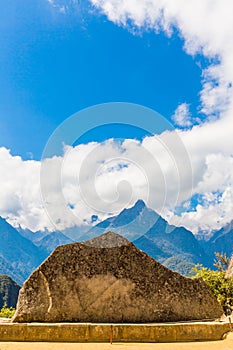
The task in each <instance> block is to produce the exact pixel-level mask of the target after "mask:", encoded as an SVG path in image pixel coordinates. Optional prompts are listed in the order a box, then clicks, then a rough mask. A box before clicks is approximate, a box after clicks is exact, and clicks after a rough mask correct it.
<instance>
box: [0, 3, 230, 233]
mask: <svg viewBox="0 0 233 350" xmlns="http://www.w3.org/2000/svg"><path fill="white" fill-rule="evenodd" d="M49 1H50V3H51V5H56V4H58V1H55V0H49ZM91 2H92V4H93V5H94V6H95V7H96V8H98V9H100V10H101V11H102V12H103V13H105V14H106V16H107V17H108V19H109V20H111V21H113V22H114V23H116V24H117V25H120V26H123V27H126V28H127V29H130V30H132V29H133V30H135V28H136V29H138V30H139V31H144V30H152V31H154V32H155V34H156V33H158V32H161V31H163V32H164V33H165V34H166V35H167V36H168V37H169V36H171V35H172V34H173V30H174V28H176V29H177V30H178V32H179V34H180V36H181V37H182V39H183V41H184V50H185V51H186V52H187V54H190V55H192V56H193V57H194V59H195V55H196V54H202V55H203V56H205V57H206V58H208V60H209V65H208V66H207V67H205V68H204V69H203V76H202V90H201V91H200V112H201V113H203V114H205V117H206V118H205V122H203V123H202V124H201V125H195V126H193V125H192V123H193V121H194V122H195V123H196V119H195V118H193V116H191V114H190V112H189V108H188V104H186V103H183V104H181V105H179V106H178V107H177V109H176V111H175V112H174V120H175V122H176V124H177V126H179V127H181V128H184V129H183V130H177V132H174V131H171V132H165V133H163V134H162V135H155V136H153V137H146V138H145V139H144V140H143V141H142V142H137V141H134V140H125V142H124V143H123V144H120V145H119V144H118V143H116V142H115V141H114V140H109V141H107V142H105V143H102V144H98V143H90V144H88V145H80V146H78V147H75V148H73V147H70V146H66V147H65V149H64V155H63V157H54V158H51V159H47V160H44V161H43V164H42V165H43V167H44V169H47V174H49V176H47V178H46V181H45V184H44V186H45V187H44V188H45V192H44V193H43V195H44V200H45V201H46V209H47V211H48V212H49V217H50V219H51V221H52V222H53V223H55V225H57V227H58V228H60V229H62V228H64V227H69V226H72V225H75V224H77V225H81V224H82V221H83V220H85V221H90V217H91V215H93V214H96V215H98V217H99V219H103V218H105V216H106V215H108V214H112V213H116V212H118V211H119V210H120V209H121V208H122V207H124V206H129V205H131V204H133V202H134V201H135V200H136V199H137V198H142V199H144V200H145V201H146V202H147V203H148V205H149V206H150V207H152V208H154V209H155V210H158V211H159V212H161V213H162V214H163V215H164V216H165V217H167V218H168V219H169V221H170V222H172V223H175V224H183V225H184V226H186V227H188V228H190V229H192V230H193V231H195V232H198V231H199V230H207V231H208V230H210V229H218V228H220V227H222V226H223V225H225V224H226V223H228V222H230V221H231V220H233V211H232V206H233V191H232V188H233V178H232V174H233V161H232V156H233V152H232V149H233V138H232V118H233V93H232V84H233V42H232V37H233V26H232V16H231V13H232V11H233V3H232V1H231V0H221V1H220V0H216V1H213V0H190V1H185V0H176V1H170V0H130V1H129V0H91ZM64 3H66V2H65V1H59V6H60V8H62V6H65V5H64ZM168 40H169V39H168ZM190 83H191V82H190ZM186 127H189V129H188V130H187V129H185V128H186ZM177 133H178V135H179V138H180V139H181V140H182V142H183V143H184V145H185V148H186V149H187V152H188V154H189V157H190V161H191V164H192V171H193V177H191V176H190V171H189V170H188V169H187V167H186V164H185V162H182V152H180V150H179V147H178V148H176V146H177V143H176V140H175V136H176V135H177ZM164 146H166V147H164ZM0 161H1V168H0V181H1V183H2V184H4V185H3V186H2V187H3V192H2V196H1V199H0V215H3V216H4V217H9V219H10V220H13V219H14V218H16V219H15V220H16V224H21V225H22V226H25V227H29V228H31V229H34V230H36V229H39V228H40V229H41V228H44V227H48V228H50V229H52V227H53V225H52V223H51V222H50V220H49V219H48V216H47V215H46V213H45V211H44V210H43V202H42V201H41V198H40V196H39V192H40V169H41V164H40V162H35V161H27V162H25V161H23V160H22V159H21V158H19V157H13V156H12V155H11V154H10V152H9V151H7V150H6V149H4V148H2V149H1V150H0ZM61 165H62V178H61V177H60V175H61V174H60V171H58V169H60V167H61ZM6 174H7V175H6ZM15 174H17V175H18V176H17V177H16V176H15ZM77 174H78V175H77ZM25 178H27V179H28V182H26V181H25ZM190 178H192V180H193V184H190ZM93 184H94V187H93ZM180 186H181V188H179V187H180ZM60 190H62V191H60ZM191 190H192V195H193V196H195V195H199V196H200V198H201V200H200V201H199V202H198V203H196V204H195V205H194V207H190V205H191V202H192V198H191V197H192V195H191V193H190V192H191ZM60 192H61V193H60ZM100 199H101V201H100ZM100 202H101V205H100V204H99V203H100ZM176 204H178V205H181V206H182V205H183V213H181V214H180V215H179V216H178V215H175V214H174V207H175V206H176ZM64 206H66V207H67V208H68V210H66V211H65V213H64ZM187 209H188V210H187Z"/></svg>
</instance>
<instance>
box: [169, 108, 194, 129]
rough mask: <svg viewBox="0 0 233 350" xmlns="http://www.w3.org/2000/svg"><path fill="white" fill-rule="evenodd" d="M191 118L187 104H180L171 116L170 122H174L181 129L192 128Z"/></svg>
mask: <svg viewBox="0 0 233 350" xmlns="http://www.w3.org/2000/svg"><path fill="white" fill-rule="evenodd" d="M191 118H192V115H191V113H190V110H189V104H187V103H181V104H180V105H179V106H178V107H177V109H176V110H175V113H174V115H173V116H172V120H173V121H174V123H175V125H177V126H179V127H181V128H184V127H190V126H192V125H193V122H192V119H191Z"/></svg>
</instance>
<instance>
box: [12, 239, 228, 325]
mask: <svg viewBox="0 0 233 350" xmlns="http://www.w3.org/2000/svg"><path fill="white" fill-rule="evenodd" d="M222 313H223V310H222V308H221V306H220V305H219V303H218V302H217V300H216V299H215V297H214V296H213V295H212V293H211V292H210V291H209V289H208V288H207V286H206V285H205V284H204V282H203V281H202V280H200V279H194V280H193V279H189V278H186V277H183V276H181V275H179V274H178V273H175V272H172V271H170V270H168V269H167V268H166V267H164V266H162V265H161V264H160V263H158V262H156V261H155V260H154V259H152V258H151V257H149V256H148V255H147V254H145V253H143V252H142V251H140V250H138V249H137V248H136V247H135V246H134V245H133V244H131V243H129V242H128V241H127V240H125V239H124V238H123V237H121V236H118V235H115V234H113V233H107V234H104V235H102V236H100V237H97V238H95V239H93V240H91V241H89V242H86V243H74V244H68V245H64V246H61V247H58V248H57V249H55V251H54V252H53V253H52V254H51V255H50V257H49V258H48V259H47V260H46V261H45V262H44V263H43V264H42V265H41V266H40V267H39V268H38V269H37V270H36V271H35V272H34V273H33V274H32V275H31V277H30V278H29V279H28V280H27V281H26V282H25V284H24V286H23V288H22V289H21V291H20V295H19V301H18V305H17V312H16V314H15V317H14V319H13V321H14V322H34V321H39V322H65V321H67V322H68V321H70V322H97V323H98V322H104V323H105V322H109V323H113V322H115V323H122V322H126V323H127V322H133V323H136V322H137V323H143V322H144V323H145V322H167V321H182V320H201V319H215V318H218V317H220V316H221V314H222Z"/></svg>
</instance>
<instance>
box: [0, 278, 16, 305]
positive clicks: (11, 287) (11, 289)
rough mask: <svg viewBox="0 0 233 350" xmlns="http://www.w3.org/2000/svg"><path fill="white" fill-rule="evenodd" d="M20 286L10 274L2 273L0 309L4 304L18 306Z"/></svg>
mask: <svg viewBox="0 0 233 350" xmlns="http://www.w3.org/2000/svg"><path fill="white" fill-rule="evenodd" d="M19 290H20V286H19V285H18V284H17V283H16V282H15V281H13V280H12V279H11V278H10V277H9V276H6V275H0V310H1V308H2V307H3V306H6V307H11V306H12V307H16V303H17V299H18V295H19Z"/></svg>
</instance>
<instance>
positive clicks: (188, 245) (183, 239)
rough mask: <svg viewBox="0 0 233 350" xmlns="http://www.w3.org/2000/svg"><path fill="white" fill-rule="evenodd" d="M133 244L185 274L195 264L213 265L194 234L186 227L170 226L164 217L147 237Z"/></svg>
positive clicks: (160, 218)
mask: <svg viewBox="0 0 233 350" xmlns="http://www.w3.org/2000/svg"><path fill="white" fill-rule="evenodd" d="M133 243H134V244H135V245H136V246H137V247H138V248H140V249H142V250H144V251H145V252H146V253H147V254H149V255H151V256H152V257H153V258H154V259H156V260H158V261H160V262H162V263H163V264H164V265H165V266H167V267H169V268H170V269H172V270H175V271H178V272H180V273H185V271H186V270H187V269H190V267H192V266H193V265H194V264H198V263H199V264H203V265H205V266H212V264H213V262H212V260H211V258H210V256H209V255H208V254H207V253H206V252H205V251H204V249H203V248H202V247H201V245H200V244H199V242H198V240H197V239H196V238H195V236H194V235H193V234H192V232H190V231H188V230H186V229H185V228H184V227H175V226H172V225H169V224H168V222H167V221H166V220H164V219H163V218H162V217H159V219H158V220H157V221H156V223H155V224H154V225H153V226H152V227H151V228H150V230H149V231H148V232H147V233H146V234H145V235H143V236H142V237H140V238H139V239H137V240H135V241H134V242H133ZM161 252H162V254H161ZM178 265H179V266H178ZM186 272H187V271H186Z"/></svg>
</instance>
